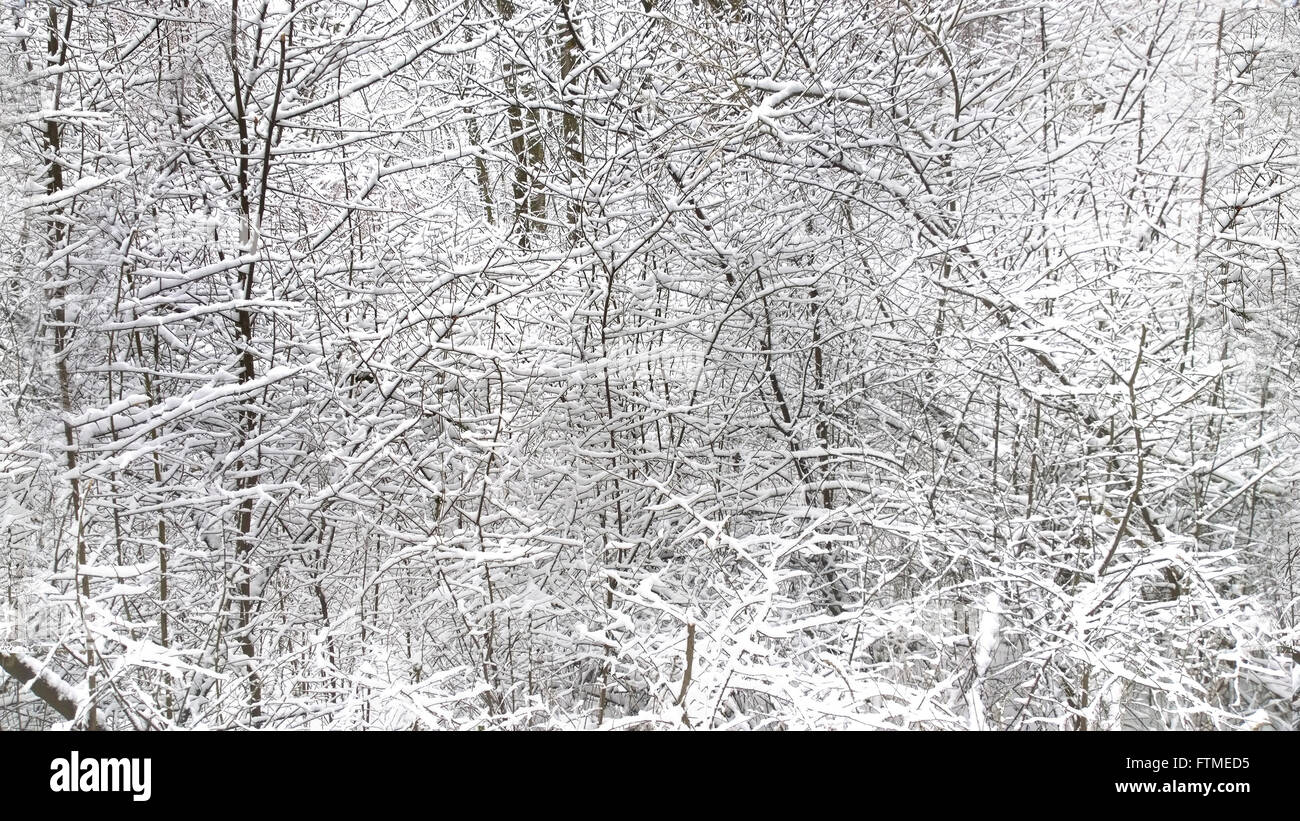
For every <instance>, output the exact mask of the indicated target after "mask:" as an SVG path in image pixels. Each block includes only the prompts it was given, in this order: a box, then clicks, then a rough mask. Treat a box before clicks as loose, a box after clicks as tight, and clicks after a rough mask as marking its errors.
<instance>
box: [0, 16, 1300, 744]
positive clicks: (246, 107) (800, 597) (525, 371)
mask: <svg viewBox="0 0 1300 821" xmlns="http://www.w3.org/2000/svg"><path fill="white" fill-rule="evenodd" d="M3 14H4V18H3V20H0V33H2V36H0V124H2V126H3V127H2V128H0V152H2V157H3V162H0V285H2V287H0V562H2V566H3V571H2V572H0V585H2V587H3V591H2V592H3V599H2V600H0V667H2V668H3V673H0V728H2V729H49V728H78V729H138V730H143V729H182V728H194V729H232V728H250V729H251V728H268V729H271V728H275V729H463V730H470V729H596V728H600V729H622V730H647V729H665V730H669V729H678V730H684V729H790V730H797V729H926V730H933V729H992V730H1060V729H1064V730H1117V729H1125V730H1135V729H1148V730H1150V729H1211V730H1260V729H1278V730H1285V729H1296V728H1297V725H1298V721H1300V719H1298V718H1297V714H1298V712H1300V700H1297V687H1298V686H1300V630H1298V628H1297V616H1298V615H1300V593H1298V592H1297V582H1296V579H1295V574H1296V572H1297V570H1298V569H1300V567H1298V566H1300V555H1298V553H1300V507H1298V506H1297V498H1298V494H1300V394H1298V392H1297V386H1298V385H1300V244H1298V241H1300V221H1298V220H1297V214H1296V211H1297V209H1300V190H1297V187H1298V186H1300V167H1298V165H1297V163H1298V159H1300V157H1298V154H1297V151H1298V149H1300V143H1298V141H1297V137H1296V135H1297V129H1298V128H1300V123H1298V122H1297V118H1298V116H1300V105H1297V101H1298V99H1300V98H1298V95H1300V9H1297V8H1296V7H1295V3H1294V2H1289V3H1288V2H1282V3H1279V2H1276V0H1253V2H1247V1H1246V0H1236V2H1230V1H1229V0H1150V2H1141V3H1128V2H1104V0H1082V2H1079V1H1078V0H1075V1H1073V2H1067V1H1066V0H864V2H860V3H844V2H841V1H840V0H169V1H167V0H75V2H74V1H73V0H50V1H49V2H40V1H39V0H8V2H7V4H6V6H5V8H4V9H3ZM1293 279H1294V280H1295V283H1294V287H1293V283H1292V280H1293Z"/></svg>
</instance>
